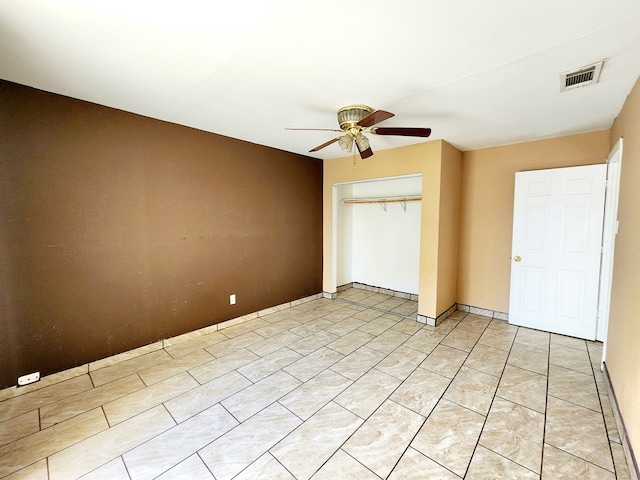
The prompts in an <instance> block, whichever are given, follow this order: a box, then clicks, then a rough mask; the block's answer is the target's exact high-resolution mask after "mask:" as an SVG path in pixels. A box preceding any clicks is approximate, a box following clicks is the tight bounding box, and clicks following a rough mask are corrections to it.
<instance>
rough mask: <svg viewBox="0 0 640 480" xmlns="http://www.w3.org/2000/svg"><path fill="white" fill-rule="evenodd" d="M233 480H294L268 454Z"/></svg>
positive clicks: (294, 479)
mask: <svg viewBox="0 0 640 480" xmlns="http://www.w3.org/2000/svg"><path fill="white" fill-rule="evenodd" d="M234 480H296V478H295V477H294V476H293V475H291V474H290V473H289V472H288V471H287V469H286V468H284V467H283V466H282V465H281V464H280V463H279V462H278V461H277V460H276V459H275V458H273V456H272V455H271V454H270V453H265V454H264V455H262V456H261V457H260V458H259V459H257V460H256V461H255V462H253V463H252V464H251V465H249V466H248V467H247V468H245V469H244V470H243V471H242V472H241V473H240V475H238V476H237V477H234Z"/></svg>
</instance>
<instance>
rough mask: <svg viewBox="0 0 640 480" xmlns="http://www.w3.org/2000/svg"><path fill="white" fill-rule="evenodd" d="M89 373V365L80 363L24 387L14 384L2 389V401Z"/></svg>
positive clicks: (0, 392)
mask: <svg viewBox="0 0 640 480" xmlns="http://www.w3.org/2000/svg"><path fill="white" fill-rule="evenodd" d="M87 373H89V365H86V364H85V365H80V366H78V367H74V368H70V369H68V370H63V371H62V372H58V373H53V374H51V375H45V376H44V377H40V381H39V382H36V383H32V384H30V385H25V386H23V387H18V386H13V387H8V388H4V389H2V390H0V402H3V401H5V400H9V399H10V398H14V397H20V396H22V395H26V394H27V393H32V392H35V391H36V390H42V389H43V388H48V387H51V386H52V385H55V384H57V383H61V382H64V381H67V380H71V379H72V378H75V377H81V376H82V375H85V374H87Z"/></svg>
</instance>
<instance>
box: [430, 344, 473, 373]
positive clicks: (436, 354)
mask: <svg viewBox="0 0 640 480" xmlns="http://www.w3.org/2000/svg"><path fill="white" fill-rule="evenodd" d="M468 355H469V354H468V353H467V352H464V351H462V350H458V349H457V348H451V347H447V346H445V345H438V346H437V347H436V348H435V350H434V351H433V352H431V353H430V354H429V356H428V357H427V359H426V360H425V361H424V362H422V363H421V364H420V367H421V368H424V369H427V370H429V371H431V372H434V373H437V374H439V375H443V376H445V377H448V378H453V377H455V376H456V374H457V373H458V370H460V367H461V366H462V364H463V363H464V361H465V360H466V358H467V356H468Z"/></svg>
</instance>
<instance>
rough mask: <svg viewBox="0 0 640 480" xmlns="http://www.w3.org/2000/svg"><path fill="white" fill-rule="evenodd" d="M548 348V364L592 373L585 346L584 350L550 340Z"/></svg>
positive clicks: (588, 373)
mask: <svg viewBox="0 0 640 480" xmlns="http://www.w3.org/2000/svg"><path fill="white" fill-rule="evenodd" d="M582 342H584V340H582ZM549 349H550V352H549V363H550V364H552V365H557V366H559V367H564V368H569V369H571V370H576V371H578V372H582V373H584V374H587V375H593V368H592V367H591V360H589V354H588V353H587V350H586V347H585V349H584V350H578V349H574V348H568V347H566V346H563V345H560V344H557V343H553V342H551V346H550V348H549Z"/></svg>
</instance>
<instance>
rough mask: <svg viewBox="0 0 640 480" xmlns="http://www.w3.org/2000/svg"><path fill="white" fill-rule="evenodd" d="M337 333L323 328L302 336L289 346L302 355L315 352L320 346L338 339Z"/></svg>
mask: <svg viewBox="0 0 640 480" xmlns="http://www.w3.org/2000/svg"><path fill="white" fill-rule="evenodd" d="M338 338H340V337H338V336H337V335H335V334H333V333H329V332H327V331H326V330H321V331H319V332H317V333H313V334H311V335H309V336H307V337H304V338H301V339H300V340H297V341H295V342H293V343H292V344H291V345H289V348H290V349H292V350H295V351H296V352H298V353H300V354H302V355H309V354H310V353H311V352H315V351H316V350H318V349H319V348H322V347H324V346H326V345H327V344H329V343H331V342H333V341H334V340H337V339H338Z"/></svg>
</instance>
